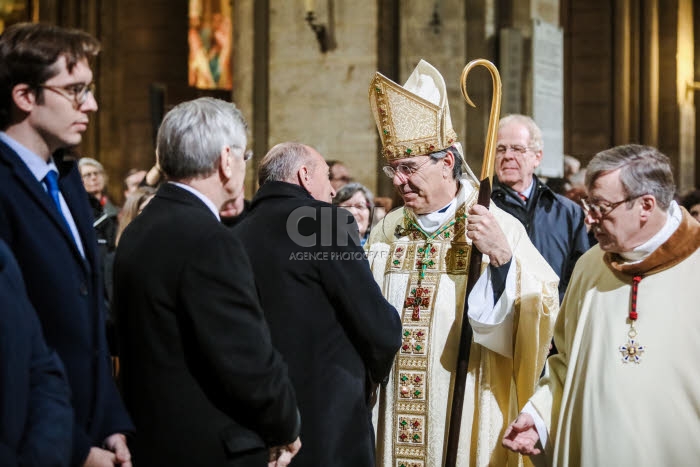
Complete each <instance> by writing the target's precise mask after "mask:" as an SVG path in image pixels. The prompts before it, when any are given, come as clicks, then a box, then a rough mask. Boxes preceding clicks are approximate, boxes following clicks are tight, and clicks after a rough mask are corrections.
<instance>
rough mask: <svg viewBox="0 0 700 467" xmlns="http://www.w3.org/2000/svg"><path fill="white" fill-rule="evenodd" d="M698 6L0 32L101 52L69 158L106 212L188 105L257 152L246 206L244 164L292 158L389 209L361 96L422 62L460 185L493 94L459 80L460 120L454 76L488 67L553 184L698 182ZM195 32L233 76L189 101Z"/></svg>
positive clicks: (397, 3)
mask: <svg viewBox="0 0 700 467" xmlns="http://www.w3.org/2000/svg"><path fill="white" fill-rule="evenodd" d="M698 3H700V0H663V1H661V0H425V1H423V0H421V1H416V0H352V1H349V0H0V21H1V22H2V23H0V27H1V26H2V25H3V24H9V23H11V22H13V21H19V20H30V21H32V20H33V21H42V22H49V23H54V24H59V25H62V26H71V27H78V28H81V29H85V30H87V31H89V32H91V33H92V34H94V35H95V36H96V37H97V38H99V40H100V41H101V42H102V46H103V51H102V52H101V54H100V56H99V58H98V60H97V62H96V63H95V64H94V70H95V81H96V84H97V91H96V93H97V96H96V97H97V100H98V103H99V105H100V109H99V111H98V112H97V114H96V115H95V116H94V117H93V120H92V123H91V126H90V127H89V129H88V133H87V135H86V138H85V140H84V142H83V144H82V145H81V147H80V149H79V153H80V154H81V155H85V156H91V157H95V158H96V159H98V160H100V161H101V162H102V163H103V164H104V165H105V168H106V170H107V172H108V174H110V175H111V179H110V194H111V196H112V198H113V199H115V200H116V201H117V202H121V201H122V199H121V198H122V186H121V180H122V179H123V176H124V175H125V174H126V172H127V171H128V170H129V169H130V168H132V167H136V168H143V169H147V168H149V167H151V166H152V165H153V163H154V160H155V156H154V133H155V129H156V128H157V124H158V122H159V120H160V118H162V113H163V111H164V110H165V111H167V110H168V109H169V108H171V107H172V106H174V105H176V104H177V103H179V102H182V101H184V100H188V99H192V98H195V97H199V96H215V97H219V98H222V99H227V100H232V101H234V102H235V103H236V105H237V106H239V108H241V110H242V111H243V113H244V115H245V116H246V118H247V119H248V122H249V125H250V143H249V144H250V146H251V148H252V149H253V150H254V152H255V157H254V159H253V163H252V164H249V166H248V170H249V174H248V177H247V185H246V190H247V194H248V195H249V196H250V195H252V193H253V192H254V191H255V189H256V186H255V176H254V174H255V169H256V164H257V163H258V162H259V161H260V159H261V158H262V156H264V154H265V152H266V151H267V149H268V148H270V147H271V146H272V145H274V144H276V143H278V142H282V141H288V140H293V141H300V142H303V143H306V144H309V145H311V146H314V147H316V148H317V149H318V150H319V151H320V152H321V154H323V155H324V156H325V157H326V158H327V159H337V160H341V161H343V162H344V163H345V164H346V165H348V166H349V167H350V168H351V171H352V173H353V176H354V178H355V179H356V180H357V181H359V182H361V183H363V184H365V185H367V186H368V187H369V188H370V189H371V190H373V191H375V192H376V193H377V194H378V195H382V196H391V195H392V191H393V190H392V187H391V181H390V180H389V179H387V178H386V177H384V176H383V175H381V170H380V168H381V165H382V164H383V160H382V158H381V156H380V154H379V147H380V145H379V141H378V138H377V135H376V127H375V124H374V121H373V119H372V115H371V113H370V108H369V103H368V97H367V92H368V87H369V82H370V79H371V78H372V76H373V74H374V72H375V71H380V72H381V73H383V74H384V75H385V76H387V77H389V78H391V79H393V80H394V81H396V82H398V83H401V84H403V82H404V81H405V80H406V79H407V77H408V75H409V73H410V71H411V70H412V69H413V68H414V67H415V65H416V64H417V63H418V61H419V60H420V59H421V58H423V59H425V60H427V61H428V62H430V63H431V64H433V65H434V66H435V67H437V68H438V69H439V70H440V71H441V72H442V74H443V76H444V78H445V81H446V84H447V87H448V92H449V102H450V110H451V114H452V120H453V123H454V126H455V129H456V131H457V133H458V135H459V139H460V141H461V142H462V144H463V147H464V149H465V156H466V159H467V162H468V163H469V164H470V166H472V167H473V168H475V169H477V170H478V168H480V167H481V159H482V157H483V148H484V143H485V137H486V130H487V125H488V118H489V108H490V104H491V94H492V88H491V77H490V75H489V73H488V72H487V71H486V70H483V71H474V72H473V73H471V74H470V77H469V82H468V83H467V85H468V90H469V95H470V97H471V98H472V100H473V101H474V102H475V104H476V105H477V107H476V108H472V107H468V106H467V104H466V103H465V101H464V98H463V97H462V93H461V90H460V74H461V71H462V69H463V68H464V66H465V65H466V63H467V62H469V61H470V60H472V59H476V58H486V59H488V60H491V61H492V62H493V63H495V64H496V65H497V67H498V68H499V70H500V74H501V78H502V80H503V102H502V110H501V114H502V115H505V114H507V113H513V112H518V113H525V114H529V115H532V116H533V117H534V118H535V120H536V121H537V122H538V124H539V125H540V126H541V127H542V128H543V132H544V136H545V161H544V162H543V165H542V168H541V171H542V173H543V175H548V176H556V175H559V174H560V173H561V166H562V157H563V155H564V154H569V155H572V156H575V157H577V158H578V159H580V160H581V162H582V165H583V166H585V165H586V163H587V162H588V160H590V158H591V157H593V155H594V154H595V153H596V152H597V151H600V150H602V149H606V148H608V147H611V146H614V145H617V144H623V143H629V142H637V143H642V144H650V145H653V146H657V147H658V148H660V149H661V151H662V152H664V153H665V154H666V155H668V156H669V157H670V158H671V160H672V161H673V166H674V171H675V173H674V175H675V176H676V181H677V185H678V188H679V191H680V192H681V193H683V192H686V191H688V190H690V189H692V188H693V187H695V186H696V185H698V180H700V162H698V157H697V156H696V150H695V147H696V144H697V138H698V136H699V135H700V131H698V123H697V121H696V117H695V113H696V112H695V104H694V98H695V91H696V86H700V83H695V79H696V77H697V78H698V79H700V56H699V55H698V51H700V45H698V44H697V43H698V39H700V33H699V34H697V35H696V34H695V33H694V31H695V30H699V31H700V29H698V28H700V25H699V24H698V19H697V15H695V12H696V11H700V10H699V8H700V5H698ZM204 14H209V15H212V14H214V15H215V16H216V18H217V19H216V21H217V22H218V23H217V24H221V25H223V26H222V29H221V31H225V33H226V35H227V39H228V45H229V46H230V54H228V55H226V57H230V60H229V59H228V58H226V57H223V55H222V57H223V58H217V63H216V65H217V68H216V70H214V68H213V66H212V68H211V71H212V74H213V78H211V79H210V78H207V79H208V80H209V83H210V84H209V85H202V84H201V83H200V84H197V83H195V82H194V81H193V79H196V77H193V73H192V72H191V71H190V72H188V61H189V62H191V61H192V60H193V59H192V58H191V56H190V47H189V45H188V44H190V45H191V44H192V40H193V36H192V32H193V28H199V27H201V24H200V23H199V21H201V17H202V15H204ZM224 26H225V27H224ZM199 31H200V32H201V30H199ZM212 34H213V33H212ZM205 36H206V35H204V34H200V35H199V36H198V37H199V38H202V37H205ZM207 37H208V36H206V37H205V38H207ZM195 39H196V38H195ZM188 41H189V42H188ZM209 47H211V45H209ZM208 50H209V49H208ZM196 86H199V87H196Z"/></svg>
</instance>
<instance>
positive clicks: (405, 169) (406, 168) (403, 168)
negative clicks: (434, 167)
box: [382, 156, 433, 179]
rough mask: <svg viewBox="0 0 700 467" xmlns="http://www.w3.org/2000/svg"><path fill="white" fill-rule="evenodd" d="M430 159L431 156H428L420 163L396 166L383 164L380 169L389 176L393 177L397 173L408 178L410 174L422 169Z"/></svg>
mask: <svg viewBox="0 0 700 467" xmlns="http://www.w3.org/2000/svg"><path fill="white" fill-rule="evenodd" d="M431 160H433V158H432V157H430V156H428V160H426V161H425V162H423V163H422V164H420V165H406V164H399V165H397V166H396V167H392V166H390V165H385V166H384V167H382V170H383V171H384V175H386V176H387V177H389V178H394V177H395V176H396V174H399V175H401V177H403V178H405V179H408V178H410V177H411V175H414V174H415V173H416V172H418V171H419V170H420V169H422V168H423V166H425V165H426V164H427V163H428V162H430V161H431Z"/></svg>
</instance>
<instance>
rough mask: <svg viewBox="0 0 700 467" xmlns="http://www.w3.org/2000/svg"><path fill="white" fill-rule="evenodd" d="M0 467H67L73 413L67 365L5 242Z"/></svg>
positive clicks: (0, 273) (0, 301)
mask: <svg viewBox="0 0 700 467" xmlns="http://www.w3.org/2000/svg"><path fill="white" fill-rule="evenodd" d="M0 413H1V414H2V417H0V465H3V466H7V467H11V466H18V465H21V466H27V467H29V466H32V467H45V466H53V467H60V466H67V465H68V463H69V462H70V458H71V447H72V431H73V409H72V408H71V405H70V388H69V387H68V381H67V380H66V375H65V373H64V371H63V364H61V360H59V358H58V356H57V355H56V353H55V352H53V351H51V350H49V348H48V347H47V346H46V342H45V341H44V336H43V335H42V332H41V326H40V325H39V320H38V319H37V317H36V312H35V311H34V308H32V304H31V303H30V302H29V298H28V297H27V292H26V291H25V288H24V281H23V280H22V273H21V272H20V270H19V266H17V262H16V261H15V258H14V257H13V256H12V252H11V251H10V249H9V248H8V246H7V244H6V243H5V242H4V241H2V240H0Z"/></svg>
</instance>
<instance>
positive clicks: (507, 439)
mask: <svg viewBox="0 0 700 467" xmlns="http://www.w3.org/2000/svg"><path fill="white" fill-rule="evenodd" d="M539 440H540V435H539V434H538V433H537V429H536V428H535V420H533V418H532V415H530V414H527V413H521V414H520V415H518V418H516V419H515V421H514V422H513V423H511V424H510V426H509V427H508V428H506V432H505V434H504V435H503V442H502V444H503V447H504V448H508V449H510V450H511V451H514V452H519V453H520V454H523V455H527V456H536V455H537V454H540V453H541V452H542V450H541V449H540V448H539V447H537V443H538V441H539Z"/></svg>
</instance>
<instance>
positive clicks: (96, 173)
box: [80, 164, 105, 180]
mask: <svg viewBox="0 0 700 467" xmlns="http://www.w3.org/2000/svg"><path fill="white" fill-rule="evenodd" d="M86 165H87V164H86ZM104 174H105V172H104V170H96V171H94V172H85V173H84V174H80V178H82V179H83V180H87V179H89V178H91V177H95V178H97V177H100V176H104Z"/></svg>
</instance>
